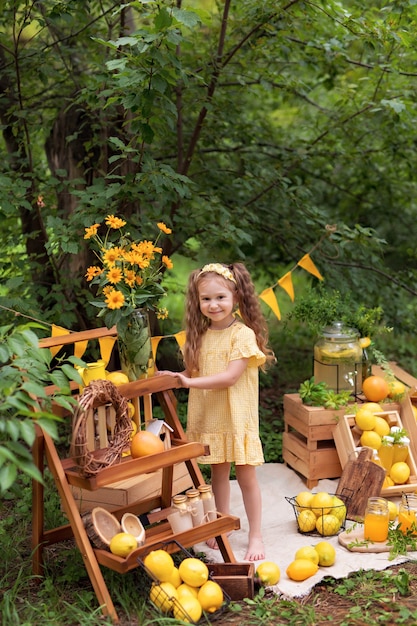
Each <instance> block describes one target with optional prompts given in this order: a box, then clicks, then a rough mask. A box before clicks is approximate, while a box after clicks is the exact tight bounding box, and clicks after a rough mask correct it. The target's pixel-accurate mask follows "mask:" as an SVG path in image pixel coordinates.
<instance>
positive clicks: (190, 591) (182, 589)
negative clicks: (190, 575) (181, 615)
mask: <svg viewBox="0 0 417 626" xmlns="http://www.w3.org/2000/svg"><path fill="white" fill-rule="evenodd" d="M177 594H178V597H179V598H181V597H182V596H194V598H196V597H197V596H198V588H197V587H190V585H187V583H181V585H180V586H179V587H177Z"/></svg>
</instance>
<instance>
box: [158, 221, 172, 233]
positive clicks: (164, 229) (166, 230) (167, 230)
mask: <svg viewBox="0 0 417 626" xmlns="http://www.w3.org/2000/svg"><path fill="white" fill-rule="evenodd" d="M157 226H158V228H159V230H161V231H162V232H163V233H165V234H166V235H170V234H171V233H172V230H171V228H168V226H167V225H166V224H164V222H158V223H157Z"/></svg>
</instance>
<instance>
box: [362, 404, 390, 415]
mask: <svg viewBox="0 0 417 626" xmlns="http://www.w3.org/2000/svg"><path fill="white" fill-rule="evenodd" d="M361 409H366V410H367V411H371V412H372V413H382V411H383V410H384V409H383V408H382V406H381V405H380V404H378V402H364V403H363V404H362V406H361Z"/></svg>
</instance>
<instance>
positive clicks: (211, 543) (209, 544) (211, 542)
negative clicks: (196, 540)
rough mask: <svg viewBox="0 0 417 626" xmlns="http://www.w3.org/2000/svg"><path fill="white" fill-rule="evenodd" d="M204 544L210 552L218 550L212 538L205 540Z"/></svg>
mask: <svg viewBox="0 0 417 626" xmlns="http://www.w3.org/2000/svg"><path fill="white" fill-rule="evenodd" d="M206 544H207V545H208V547H209V548H211V549H212V550H219V546H218V543H217V541H216V539H215V538H214V537H211V539H207V541H206Z"/></svg>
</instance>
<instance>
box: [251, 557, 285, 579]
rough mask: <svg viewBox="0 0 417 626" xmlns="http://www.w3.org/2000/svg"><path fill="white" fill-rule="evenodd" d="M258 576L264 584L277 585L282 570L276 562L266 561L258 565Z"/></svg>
mask: <svg viewBox="0 0 417 626" xmlns="http://www.w3.org/2000/svg"><path fill="white" fill-rule="evenodd" d="M256 576H257V577H258V578H259V580H260V581H261V583H262V584H263V585H276V584H277V582H278V581H279V579H280V577H281V572H280V569H279V567H278V565H277V564H276V563H273V562H272V561H264V562H263V563H261V564H260V565H258V567H257V569H256Z"/></svg>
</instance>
